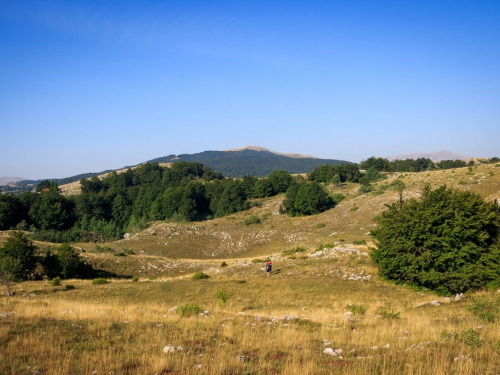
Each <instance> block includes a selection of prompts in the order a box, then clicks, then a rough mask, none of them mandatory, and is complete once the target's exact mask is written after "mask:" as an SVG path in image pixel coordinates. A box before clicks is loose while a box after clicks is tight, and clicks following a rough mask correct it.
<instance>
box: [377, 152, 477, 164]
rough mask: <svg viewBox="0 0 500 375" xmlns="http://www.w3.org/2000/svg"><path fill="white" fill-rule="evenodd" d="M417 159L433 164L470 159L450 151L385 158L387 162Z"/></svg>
mask: <svg viewBox="0 0 500 375" xmlns="http://www.w3.org/2000/svg"><path fill="white" fill-rule="evenodd" d="M419 158H425V159H430V160H432V161H433V162H435V163H436V162H440V161H442V160H457V159H459V160H465V159H471V157H469V156H463V155H459V154H456V153H454V152H451V151H446V150H442V151H436V152H430V153H429V152H416V153H413V154H403V155H396V156H386V157H385V159H387V160H389V161H393V160H396V159H397V160H405V159H419Z"/></svg>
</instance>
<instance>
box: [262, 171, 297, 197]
mask: <svg viewBox="0 0 500 375" xmlns="http://www.w3.org/2000/svg"><path fill="white" fill-rule="evenodd" d="M267 180H268V181H269V183H270V184H271V185H272V187H273V195H276V194H280V193H285V192H286V191H287V189H288V188H289V187H290V185H291V184H292V182H293V179H292V176H291V175H290V173H288V172H287V171H285V170H283V169H277V170H275V171H273V172H272V173H271V174H270V175H269V177H268V178H267Z"/></svg>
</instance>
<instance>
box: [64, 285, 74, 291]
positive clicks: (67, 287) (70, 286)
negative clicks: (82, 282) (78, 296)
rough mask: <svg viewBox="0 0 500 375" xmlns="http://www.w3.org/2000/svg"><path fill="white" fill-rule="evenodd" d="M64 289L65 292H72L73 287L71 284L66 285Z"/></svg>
mask: <svg viewBox="0 0 500 375" xmlns="http://www.w3.org/2000/svg"><path fill="white" fill-rule="evenodd" d="M65 288H66V290H73V289H75V286H74V285H73V284H68V285H66V287H65Z"/></svg>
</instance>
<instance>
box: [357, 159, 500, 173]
mask: <svg viewBox="0 0 500 375" xmlns="http://www.w3.org/2000/svg"><path fill="white" fill-rule="evenodd" d="M498 162H500V158H497V157H494V158H490V159H488V161H487V162H486V163H498ZM473 165H474V161H473V160H471V161H469V162H468V163H467V162H465V161H464V160H459V159H457V160H442V161H439V162H437V163H434V162H433V161H432V160H431V159H427V158H418V159H406V160H398V159H396V160H392V161H389V160H388V159H384V158H376V157H375V156H372V157H371V158H369V159H366V160H364V161H362V162H361V164H360V167H361V169H365V170H368V169H370V168H373V169H375V170H377V171H379V172H422V171H432V170H436V169H453V168H462V167H468V166H473Z"/></svg>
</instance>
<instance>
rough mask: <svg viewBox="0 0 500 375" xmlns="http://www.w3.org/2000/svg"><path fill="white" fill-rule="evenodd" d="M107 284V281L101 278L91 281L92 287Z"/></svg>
mask: <svg viewBox="0 0 500 375" xmlns="http://www.w3.org/2000/svg"><path fill="white" fill-rule="evenodd" d="M104 284H109V281H108V280H106V279H105V278H103V277H99V278H97V279H94V280H92V285H104Z"/></svg>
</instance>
